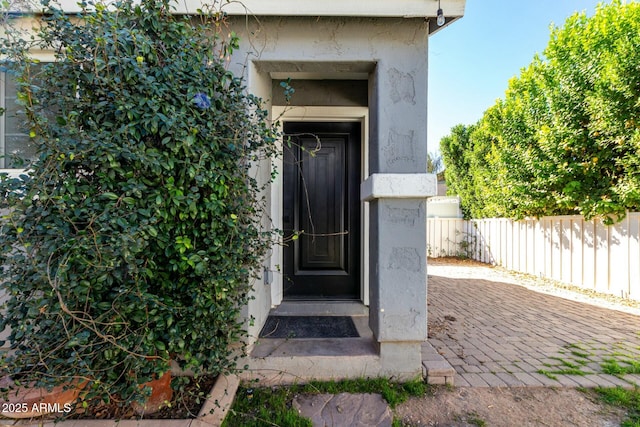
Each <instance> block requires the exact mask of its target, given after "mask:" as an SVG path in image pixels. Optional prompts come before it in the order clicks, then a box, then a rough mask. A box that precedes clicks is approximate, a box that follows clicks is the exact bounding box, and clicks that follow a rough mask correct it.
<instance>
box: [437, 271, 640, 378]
mask: <svg viewBox="0 0 640 427" xmlns="http://www.w3.org/2000/svg"><path fill="white" fill-rule="evenodd" d="M428 274H429V282H428V286H429V289H428V296H429V301H428V304H429V312H428V314H429V343H430V344H431V345H432V346H433V347H434V348H435V350H436V351H437V352H438V353H440V354H441V355H442V356H444V357H445V359H446V360H447V361H448V362H449V363H450V364H451V365H452V366H453V368H454V369H455V370H456V376H455V385H456V386H473V387H495V386H569V387H578V386H582V387H595V386H606V387H611V386H615V385H621V386H625V387H630V386H631V385H632V384H640V375H637V374H636V375H629V374H627V375H624V376H622V377H621V378H620V377H618V376H614V375H609V374H605V373H604V372H603V368H602V364H603V363H606V362H607V361H608V360H611V359H613V360H616V363H618V364H619V365H621V366H625V363H624V362H625V361H627V362H629V363H635V364H637V367H638V369H639V370H640V316H639V315H637V314H630V313H624V312H621V311H617V310H612V309H607V308H601V307H597V306H594V305H591V304H587V303H585V302H576V301H572V300H568V299H565V298H560V297H558V296H553V295H547V294H543V293H539V292H535V291H532V290H530V289H527V288H526V287H523V286H518V285H517V283H518V282H519V279H518V278H517V277H516V276H514V275H512V274H509V273H507V272H504V271H502V270H499V269H494V268H491V267H485V266H478V265H477V264H476V265H460V264H447V263H443V262H442V261H436V262H433V263H430V264H429V267H428ZM565 293H566V292H565ZM543 372H547V375H545V374H543ZM578 373H581V374H578Z"/></svg>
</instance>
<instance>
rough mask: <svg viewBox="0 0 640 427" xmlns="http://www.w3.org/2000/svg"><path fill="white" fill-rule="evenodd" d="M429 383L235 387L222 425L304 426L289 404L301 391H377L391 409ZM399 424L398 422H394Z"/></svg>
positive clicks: (350, 382)
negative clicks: (230, 405) (230, 404)
mask: <svg viewBox="0 0 640 427" xmlns="http://www.w3.org/2000/svg"><path fill="white" fill-rule="evenodd" d="M428 391H429V386H428V385H427V384H426V383H425V382H424V381H423V380H422V378H417V379H415V380H413V381H409V382H406V383H397V382H392V381H390V380H389V379H386V378H373V379H364V378H361V379H351V380H342V381H311V382H309V383H308V384H299V385H292V386H286V387H285V386H282V387H251V386H250V385H242V386H240V387H239V388H238V392H237V394H236V399H235V401H234V403H233V406H232V407H231V409H230V411H229V413H228V415H227V417H226V419H225V421H224V423H223V424H222V426H223V427H235V426H243V427H263V426H274V425H277V426H281V427H306V426H311V422H310V421H309V420H308V419H306V418H303V417H301V416H300V415H299V414H298V413H297V411H296V410H295V409H293V407H292V402H293V400H294V399H295V397H296V396H298V395H300V394H322V393H327V394H339V393H378V394H380V395H381V396H382V398H383V399H384V400H385V401H387V403H388V404H389V406H390V407H392V408H394V407H396V406H397V405H399V404H400V403H402V402H404V401H406V400H407V399H408V398H409V397H411V396H424V395H425V394H427V392H428ZM394 425H401V424H394Z"/></svg>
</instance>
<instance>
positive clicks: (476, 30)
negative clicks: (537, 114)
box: [427, 0, 633, 152]
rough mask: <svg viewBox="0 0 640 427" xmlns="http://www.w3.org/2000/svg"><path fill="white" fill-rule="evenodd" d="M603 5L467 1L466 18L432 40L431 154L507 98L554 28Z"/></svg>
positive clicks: (576, 0)
mask: <svg viewBox="0 0 640 427" xmlns="http://www.w3.org/2000/svg"><path fill="white" fill-rule="evenodd" d="M629 1H633V0H629ZM610 2H611V0H606V1H604V3H607V4H608V3H610ZM599 3H601V1H600V0H467V2H466V7H465V14H464V17H462V18H461V19H459V20H458V21H456V22H454V23H452V24H451V25H449V26H448V27H445V28H443V29H441V30H440V31H438V32H437V33H435V34H433V35H432V36H431V37H430V39H429V100H428V102H429V104H428V123H429V128H428V136H427V138H428V139H427V142H428V147H429V151H430V152H434V151H436V150H439V144H440V139H442V137H444V136H447V135H449V134H450V131H451V128H452V127H453V126H455V125H457V124H459V123H462V124H465V125H470V124H474V123H476V122H477V121H478V120H479V119H480V118H481V117H482V114H483V113H484V111H485V110H486V109H488V108H489V107H491V106H492V105H493V104H494V103H495V101H496V100H497V99H498V98H504V92H505V90H506V89H507V86H508V84H509V79H511V78H512V77H515V76H517V75H519V74H520V69H522V68H524V67H526V66H527V65H529V64H530V63H531V61H532V60H533V57H534V55H535V54H536V53H540V54H542V52H543V51H544V48H545V47H546V46H547V43H548V41H549V35H550V26H551V25H555V26H559V27H561V26H562V24H563V23H564V21H565V20H566V18H568V17H569V16H571V15H573V14H574V13H575V12H576V11H577V12H582V11H585V12H586V13H587V15H588V16H591V15H593V13H594V12H595V10H596V6H597V5H598V4H599ZM443 6H444V4H443ZM443 11H444V14H445V16H446V14H447V11H446V9H445V8H444V7H443Z"/></svg>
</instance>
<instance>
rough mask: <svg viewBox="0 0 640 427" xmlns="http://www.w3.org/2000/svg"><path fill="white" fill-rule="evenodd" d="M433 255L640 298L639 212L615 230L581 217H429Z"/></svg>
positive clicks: (626, 296) (627, 218)
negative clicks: (525, 218)
mask: <svg viewBox="0 0 640 427" xmlns="http://www.w3.org/2000/svg"><path fill="white" fill-rule="evenodd" d="M427 250H428V255H429V256H431V257H441V256H458V255H463V256H467V257H469V258H472V259H475V260H478V261H482V262H486V263H490V264H494V265H499V266H502V267H505V268H507V269H509V270H514V271H519V272H523V273H529V274H534V275H536V276H542V277H548V278H551V279H555V280H558V281H562V282H565V283H570V284H572V285H575V286H579V287H582V288H586V289H592V290H595V291H598V292H604V293H609V294H613V295H616V296H619V297H624V298H632V299H636V300H640V213H638V212H636V213H630V214H628V215H627V217H626V218H625V219H624V220H623V221H621V222H619V223H617V224H615V225H611V226H606V225H604V224H603V223H602V221H600V220H592V221H585V220H584V218H582V217H581V216H554V217H544V218H541V219H539V220H522V221H513V220H508V219H502V218H494V219H482V220H470V221H467V220H462V219H453V218H452V219H448V218H429V219H427Z"/></svg>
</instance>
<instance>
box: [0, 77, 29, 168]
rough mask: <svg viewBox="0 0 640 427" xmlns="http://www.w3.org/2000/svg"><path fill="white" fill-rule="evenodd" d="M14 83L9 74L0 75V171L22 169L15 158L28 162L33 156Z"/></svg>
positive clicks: (24, 118)
mask: <svg viewBox="0 0 640 427" xmlns="http://www.w3.org/2000/svg"><path fill="white" fill-rule="evenodd" d="M16 89H17V87H16V83H15V80H14V79H13V78H12V76H11V75H10V74H7V73H0V108H2V111H4V114H2V115H0V169H16V168H20V169H21V168H23V165H21V164H20V162H18V161H16V159H17V158H20V159H24V160H28V159H30V158H33V157H34V156H35V149H34V147H33V146H32V145H31V144H30V138H29V131H28V129H26V127H25V120H26V117H25V114H24V110H23V109H22V107H21V106H20V105H18V103H17V102H16V100H17V93H16V92H17V91H16Z"/></svg>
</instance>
